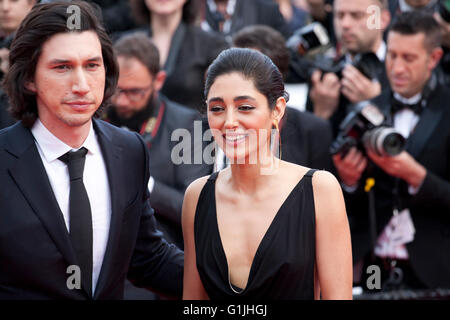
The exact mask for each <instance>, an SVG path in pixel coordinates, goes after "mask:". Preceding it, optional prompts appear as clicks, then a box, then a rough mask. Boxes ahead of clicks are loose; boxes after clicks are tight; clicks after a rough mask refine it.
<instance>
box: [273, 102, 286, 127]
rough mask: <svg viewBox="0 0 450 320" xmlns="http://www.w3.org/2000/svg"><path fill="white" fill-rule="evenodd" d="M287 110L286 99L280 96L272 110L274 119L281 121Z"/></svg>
mask: <svg viewBox="0 0 450 320" xmlns="http://www.w3.org/2000/svg"><path fill="white" fill-rule="evenodd" d="M285 110H286V99H284V98H283V97H279V98H278V99H277V102H276V103H275V107H274V108H273V110H272V120H273V121H275V120H276V121H277V122H280V121H281V119H282V118H283V116H284V112H285Z"/></svg>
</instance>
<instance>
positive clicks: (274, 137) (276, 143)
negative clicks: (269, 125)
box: [270, 120, 281, 159]
mask: <svg viewBox="0 0 450 320" xmlns="http://www.w3.org/2000/svg"><path fill="white" fill-rule="evenodd" d="M273 125H274V127H275V129H272V132H271V135H270V137H271V138H270V140H271V145H272V153H273V154H274V155H275V157H277V158H278V159H281V135H280V128H279V127H278V120H274V122H273Z"/></svg>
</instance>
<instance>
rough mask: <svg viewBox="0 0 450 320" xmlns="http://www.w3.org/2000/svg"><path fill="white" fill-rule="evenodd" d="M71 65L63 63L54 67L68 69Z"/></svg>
mask: <svg viewBox="0 0 450 320" xmlns="http://www.w3.org/2000/svg"><path fill="white" fill-rule="evenodd" d="M69 68H70V67H69V66H68V65H67V64H61V65H59V66H56V67H54V69H56V70H68V69H69Z"/></svg>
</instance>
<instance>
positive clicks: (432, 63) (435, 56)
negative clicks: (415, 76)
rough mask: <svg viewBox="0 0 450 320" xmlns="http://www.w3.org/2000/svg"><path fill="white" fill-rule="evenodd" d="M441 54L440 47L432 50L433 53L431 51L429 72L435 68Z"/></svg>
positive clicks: (442, 52)
mask: <svg viewBox="0 0 450 320" xmlns="http://www.w3.org/2000/svg"><path fill="white" fill-rule="evenodd" d="M443 54H444V51H443V50H442V48H441V47H438V48H434V49H433V51H431V54H430V60H429V62H428V68H429V69H430V71H431V70H433V69H434V68H436V66H437V65H438V63H439V60H441V58H442V55H443Z"/></svg>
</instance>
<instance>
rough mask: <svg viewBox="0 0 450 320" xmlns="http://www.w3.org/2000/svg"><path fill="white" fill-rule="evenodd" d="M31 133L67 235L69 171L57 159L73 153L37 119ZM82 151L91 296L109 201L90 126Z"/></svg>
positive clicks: (105, 239)
mask: <svg viewBox="0 0 450 320" xmlns="http://www.w3.org/2000/svg"><path fill="white" fill-rule="evenodd" d="M31 133H32V134H33V136H34V138H35V142H36V146H37V149H38V151H39V155H40V156H41V159H42V162H43V164H44V167H45V170H46V172H47V176H48V178H49V180H50V185H51V186H52V189H53V193H54V194H55V197H56V200H57V202H58V205H59V208H60V209H61V212H62V214H63V216H64V221H65V223H66V227H67V230H68V231H69V230H70V228H69V226H70V216H69V191H70V179H69V170H68V167H67V165H66V164H65V163H64V162H62V161H61V160H59V159H58V158H59V157H60V156H62V155H63V154H65V153H66V152H68V151H69V150H74V151H76V150H75V149H73V148H71V147H70V146H68V145H66V144H65V143H64V142H62V141H61V140H59V139H58V138H57V137H55V136H54V135H53V134H52V133H51V132H50V131H49V130H48V129H47V128H46V127H45V126H44V125H43V124H42V122H41V121H40V120H39V119H37V120H36V122H35V123H34V125H33V127H32V129H31ZM82 147H85V148H86V149H87V150H88V153H87V154H86V162H85V166H84V172H83V182H84V186H85V188H86V191H87V194H88V197H89V202H90V205H91V213H92V231H93V243H92V245H93V260H92V262H93V269H92V294H94V292H95V287H96V284H97V280H98V276H99V274H100V270H101V267H102V263H103V258H104V256H105V251H106V245H107V243H108V235H109V227H110V221H111V199H110V192H109V190H110V189H109V183H108V175H107V172H106V166H105V162H104V160H103V157H102V153H101V150H100V145H99V143H98V141H97V137H96V134H95V131H94V128H93V126H92V123H91V127H90V129H89V135H88V137H87V138H86V140H85V141H84V143H83V145H82ZM77 150H78V149H77Z"/></svg>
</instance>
